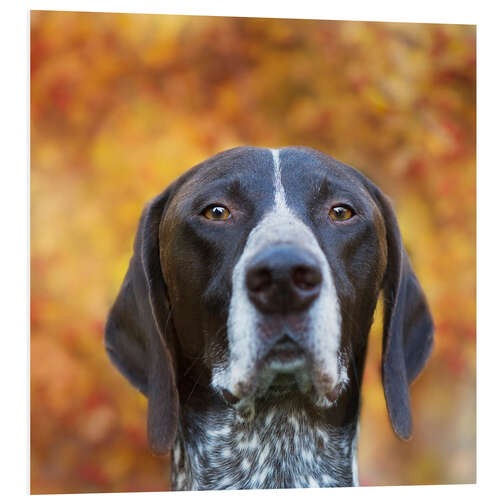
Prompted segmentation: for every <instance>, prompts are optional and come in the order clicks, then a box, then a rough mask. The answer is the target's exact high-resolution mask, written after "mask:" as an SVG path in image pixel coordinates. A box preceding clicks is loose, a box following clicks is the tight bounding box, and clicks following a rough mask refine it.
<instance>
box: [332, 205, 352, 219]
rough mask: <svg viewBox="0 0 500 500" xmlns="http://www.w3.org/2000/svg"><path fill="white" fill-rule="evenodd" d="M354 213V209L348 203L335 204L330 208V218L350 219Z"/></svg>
mask: <svg viewBox="0 0 500 500" xmlns="http://www.w3.org/2000/svg"><path fill="white" fill-rule="evenodd" d="M353 215H354V211H353V210H352V209H351V208H349V207H348V206H347V205H335V206H334V207H332V208H331V209H330V219H332V220H334V221H343V220H348V219H350V218H351V217H352V216H353Z"/></svg>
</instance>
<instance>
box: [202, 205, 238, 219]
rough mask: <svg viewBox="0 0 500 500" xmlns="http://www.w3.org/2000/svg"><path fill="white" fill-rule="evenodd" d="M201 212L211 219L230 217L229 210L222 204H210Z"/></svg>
mask: <svg viewBox="0 0 500 500" xmlns="http://www.w3.org/2000/svg"><path fill="white" fill-rule="evenodd" d="M202 214H203V216H204V217H205V218H207V219H211V220H227V219H229V218H230V217H231V212H230V211H229V210H228V209H227V208H226V207H224V206H222V205H210V206H209V207H207V208H205V210H203V212H202Z"/></svg>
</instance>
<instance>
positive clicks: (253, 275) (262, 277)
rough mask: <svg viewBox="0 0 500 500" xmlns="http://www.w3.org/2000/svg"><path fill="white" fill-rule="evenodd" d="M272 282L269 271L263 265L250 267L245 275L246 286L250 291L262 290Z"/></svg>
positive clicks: (257, 291)
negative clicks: (250, 269) (255, 267)
mask: <svg viewBox="0 0 500 500" xmlns="http://www.w3.org/2000/svg"><path fill="white" fill-rule="evenodd" d="M272 282H273V277H272V274H271V271H270V270H269V269H267V268H265V267H261V268H258V269H252V271H251V272H249V273H248V275H247V287H248V289H249V290H250V291H251V292H255V293H259V292H263V291H264V290H266V289H268V288H269V287H270V286H271V285H272Z"/></svg>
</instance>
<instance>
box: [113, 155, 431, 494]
mask: <svg viewBox="0 0 500 500" xmlns="http://www.w3.org/2000/svg"><path fill="white" fill-rule="evenodd" d="M380 292H382V293H383V297H384V326H383V328H384V332H383V356H382V358H383V359H382V381H383V387H384V394H385V400H386V405H387V410H388V415H389V418H390V421H391V423H392V427H393V429H394V431H395V433H396V434H397V435H398V436H399V437H400V438H402V439H408V438H409V437H410V435H411V432H412V422H411V413H410V399H409V385H410V383H411V382H412V381H413V380H414V379H415V377H416V376H417V375H418V374H419V372H420V371H421V370H422V368H423V366H424V364H425V362H426V360H427V358H428V356H429V354H430V351H431V348H432V344H433V321H432V317H431V313H430V310H429V307H428V304H427V302H426V299H425V296H424V293H423V291H422V289H421V287H420V285H419V282H418V280H417V278H416V276H415V274H414V272H413V270H412V268H411V265H410V262H409V259H408V256H407V253H406V252H405V249H404V247H403V243H402V240H401V234H400V231H399V228H398V224H397V221H396V217H395V214H394V211H393V209H392V207H391V204H390V202H389V200H388V198H387V197H386V196H385V195H384V194H383V193H382V192H381V190H380V189H379V188H378V187H377V186H375V185H374V184H373V183H372V182H371V181H369V180H368V179H367V178H366V177H365V176H363V175H362V174H361V173H359V172H358V171H357V170H355V169H353V168H351V167H349V166H347V165H345V164H343V163H341V162H339V161H337V160H334V159H333V158H331V157H330V156H328V155H326V154H324V153H321V152H319V151H316V150H314V149H310V148H306V147H286V148H281V149H265V148H256V147H238V148H234V149H230V150H228V151H225V152H222V153H219V154H217V155H215V156H213V157H212V158H210V159H208V160H206V161H204V162H203V163H201V164H199V165H197V166H195V167H193V168H192V169H190V170H189V171H187V172H186V173H184V174H183V175H182V176H180V177H179V178H178V179H177V180H176V181H174V182H173V183H172V184H171V185H170V186H168V187H167V188H166V189H165V190H164V191H163V192H162V193H161V194H160V195H159V196H157V197H156V198H154V199H153V200H152V201H151V202H150V203H149V204H147V205H146V207H145V209H144V211H143V213H142V216H141V218H140V222H139V228H138V231H137V235H136V238H135V243H134V254H133V256H132V258H131V260H130V264H129V268H128V271H127V274H126V276H125V279H124V282H123V284H122V287H121V289H120V291H119V294H118V297H117V298H116V301H115V303H114V305H113V306H112V308H111V310H110V313H109V317H108V320H107V323H106V332H105V345H106V349H107V352H108V354H109V356H110V358H111V360H112V361H113V363H114V364H115V365H116V366H117V367H118V369H119V370H120V371H121V373H122V374H123V375H124V376H125V377H126V378H127V379H128V380H129V381H130V382H131V383H132V385H133V386H135V387H136V388H137V389H138V390H140V391H141V392H142V393H143V394H144V395H145V396H146V397H147V398H148V417H147V420H148V421H147V434H148V442H149V445H150V447H151V450H152V452H153V453H154V454H157V455H164V454H167V453H168V452H169V451H171V450H173V453H172V462H171V463H172V466H171V469H172V479H171V486H172V489H175V490H206V489H246V488H304V487H334V486H354V485H358V484H359V482H358V471H357V461H356V453H357V436H358V417H359V411H360V387H361V378H362V373H363V369H364V363H365V355H366V347H367V340H368V333H369V330H370V327H371V324H372V321H373V314H374V310H375V306H376V303H377V299H378V296H379V293H380Z"/></svg>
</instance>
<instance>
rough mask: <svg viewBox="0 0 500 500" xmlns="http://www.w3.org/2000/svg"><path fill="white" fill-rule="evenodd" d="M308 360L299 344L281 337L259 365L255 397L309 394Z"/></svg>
mask: <svg viewBox="0 0 500 500" xmlns="http://www.w3.org/2000/svg"><path fill="white" fill-rule="evenodd" d="M308 358H309V357H308V355H307V353H306V351H305V350H304V349H303V348H302V347H300V346H299V344H297V343H296V342H295V341H293V340H292V339H290V338H289V337H283V338H282V339H281V340H280V341H279V342H277V343H276V344H275V345H274V346H273V347H272V349H271V350H270V351H269V352H268V353H267V355H266V356H265V357H264V358H263V359H262V361H261V362H260V363H259V370H258V372H259V376H258V383H257V386H258V389H257V394H256V395H257V397H259V396H263V395H265V396H266V397H269V396H272V395H283V394H285V393H290V392H297V393H302V394H304V393H307V392H309V391H310V390H311V376H310V362H309V359H308Z"/></svg>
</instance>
